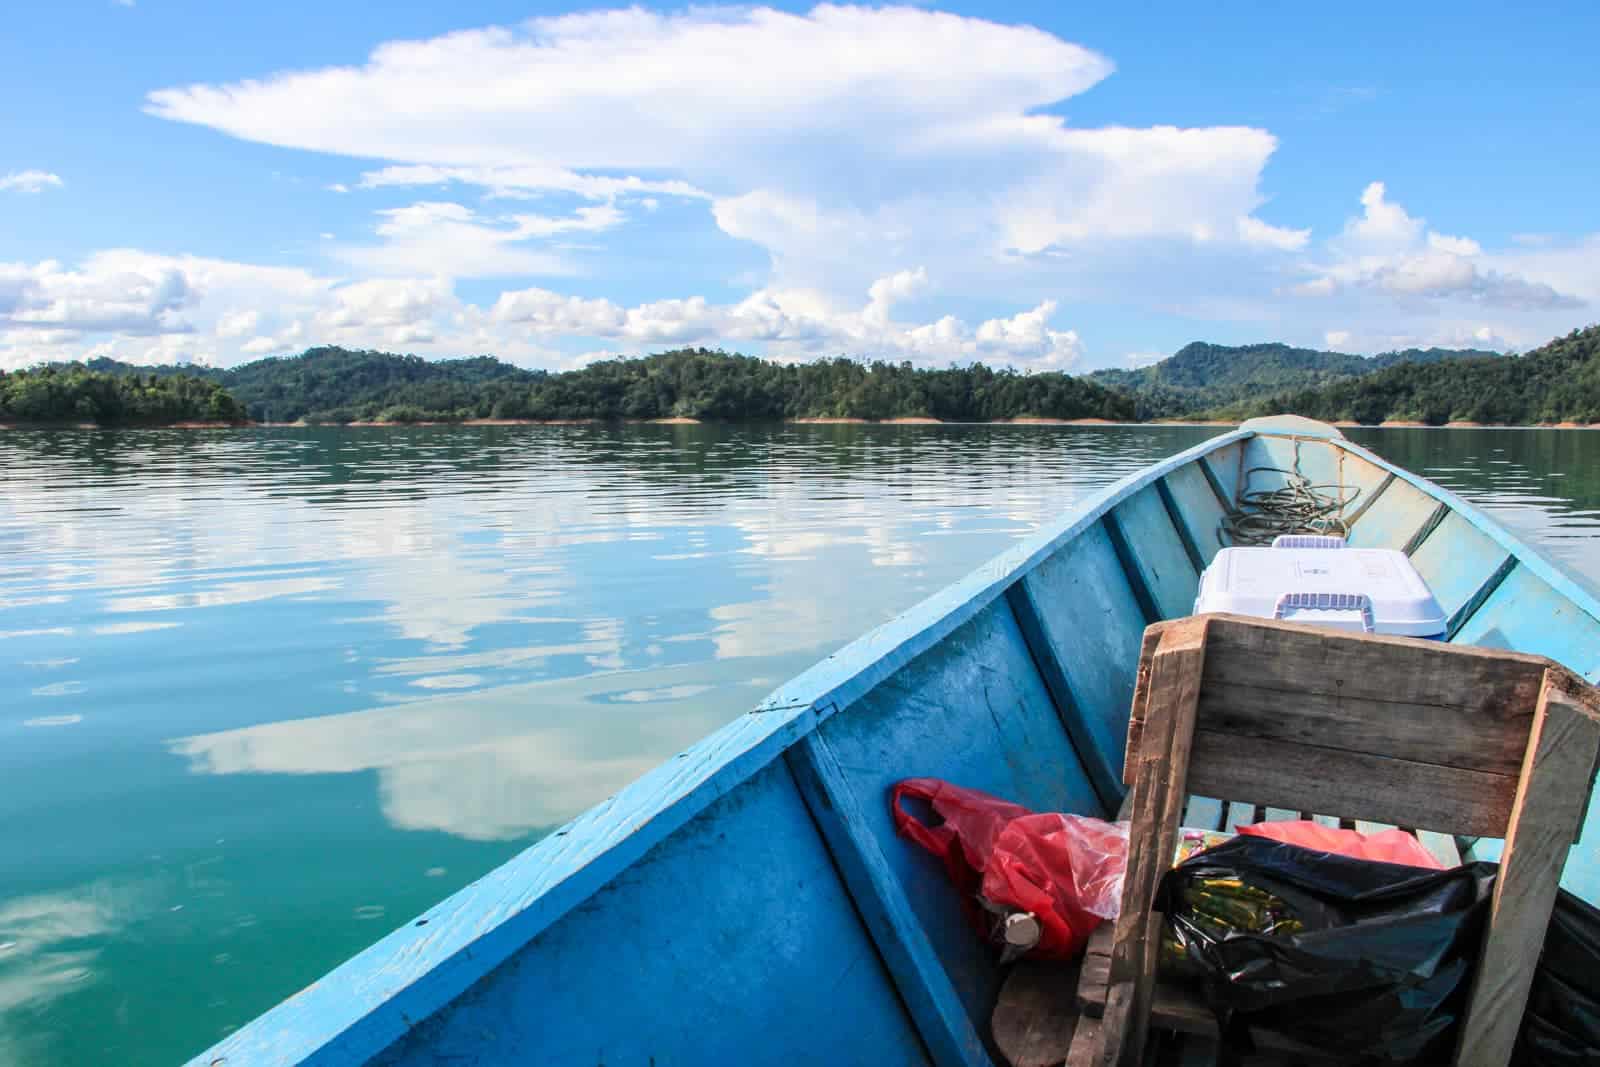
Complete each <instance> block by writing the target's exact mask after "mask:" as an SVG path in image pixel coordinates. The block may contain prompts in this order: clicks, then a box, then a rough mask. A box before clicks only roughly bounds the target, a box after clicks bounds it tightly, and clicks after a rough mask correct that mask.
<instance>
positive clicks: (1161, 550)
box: [1112, 486, 1200, 619]
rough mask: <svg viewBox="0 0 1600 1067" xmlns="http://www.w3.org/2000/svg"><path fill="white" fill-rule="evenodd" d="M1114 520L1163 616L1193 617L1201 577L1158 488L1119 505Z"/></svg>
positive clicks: (1153, 600)
mask: <svg viewBox="0 0 1600 1067" xmlns="http://www.w3.org/2000/svg"><path fill="white" fill-rule="evenodd" d="M1112 517H1113V519H1114V521H1115V522H1116V523H1117V525H1118V527H1119V528H1120V529H1121V531H1122V537H1123V540H1124V541H1125V542H1126V544H1127V546H1128V549H1129V551H1130V553H1131V555H1132V558H1133V565H1134V567H1135V568H1136V569H1137V574H1138V577H1139V578H1140V579H1141V580H1142V581H1143V582H1144V585H1145V588H1147V589H1148V590H1149V591H1150V597H1151V600H1152V602H1153V603H1154V605H1155V609H1156V612H1157V613H1158V614H1159V616H1160V617H1161V618H1163V619H1177V618H1182V617H1183V616H1185V615H1189V614H1192V613H1193V611H1194V597H1195V592H1196V590H1197V589H1198V588H1199V585H1200V575H1199V574H1198V573H1197V572H1196V571H1195V569H1194V564H1193V563H1191V562H1190V560H1189V554H1188V552H1187V551H1186V550H1185V549H1184V547H1183V541H1182V540H1181V539H1180V538H1179V537H1178V531H1177V530H1176V529H1175V528H1174V527H1173V525H1172V519H1171V517H1170V516H1169V515H1168V514H1167V509H1166V507H1165V506H1164V505H1163V504H1162V503H1161V497H1160V496H1159V495H1158V494H1157V493H1156V490H1155V487H1154V486H1151V487H1150V488H1147V489H1142V490H1140V491H1139V492H1137V493H1135V494H1133V495H1132V496H1130V497H1129V498H1128V499H1126V500H1124V501H1123V502H1122V503H1120V504H1118V505H1117V507H1116V510H1115V511H1113V512H1112Z"/></svg>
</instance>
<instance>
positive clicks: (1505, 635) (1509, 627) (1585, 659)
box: [1455, 566, 1600, 679]
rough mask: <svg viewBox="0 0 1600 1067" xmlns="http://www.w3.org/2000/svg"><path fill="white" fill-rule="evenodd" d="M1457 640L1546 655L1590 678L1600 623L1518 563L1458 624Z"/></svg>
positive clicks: (1598, 655) (1599, 650) (1598, 653)
mask: <svg viewBox="0 0 1600 1067" xmlns="http://www.w3.org/2000/svg"><path fill="white" fill-rule="evenodd" d="M1455 640H1456V641H1457V642H1458V643H1460V644H1464V645H1480V646H1482V647H1484V648H1506V649H1515V650H1516V651H1518V652H1530V653H1533V654H1534V655H1537V656H1549V657H1550V658H1551V659H1553V660H1556V661H1557V662H1559V663H1563V664H1565V665H1566V666H1567V667H1569V668H1570V669H1571V670H1573V671H1574V672H1576V673H1579V674H1588V675H1589V676H1590V678H1591V679H1593V677H1594V671H1595V666H1596V662H1597V660H1600V621H1597V620H1595V619H1594V618H1592V617H1591V616H1589V615H1588V614H1586V613H1585V612H1584V611H1583V610H1582V609H1581V608H1580V607H1579V606H1578V605H1577V604H1574V603H1573V602H1572V601H1571V600H1569V599H1568V598H1566V597H1564V596H1562V595H1561V594H1560V593H1558V592H1556V591H1555V590H1554V589H1552V588H1551V587H1550V585H1549V583H1547V582H1545V581H1543V580H1542V579H1540V578H1539V577H1538V576H1537V575H1535V574H1534V573H1533V572H1532V571H1530V570H1529V569H1528V568H1526V567H1521V566H1519V567H1518V568H1517V569H1516V570H1514V571H1512V572H1511V573H1510V574H1509V575H1508V576H1507V577H1506V579H1505V581H1503V582H1501V583H1500V587H1499V588H1498V589H1496V590H1495V591H1494V592H1493V593H1492V594H1490V596H1489V598H1488V599H1487V600H1485V601H1484V602H1483V605H1482V606H1481V607H1480V608H1478V610H1477V611H1475V612H1473V613H1472V617H1471V618H1469V619H1467V620H1466V621H1465V622H1464V623H1462V625H1461V628H1460V629H1459V630H1457V631H1456V636H1455Z"/></svg>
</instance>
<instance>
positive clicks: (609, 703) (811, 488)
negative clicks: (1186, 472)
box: [0, 426, 1600, 1067]
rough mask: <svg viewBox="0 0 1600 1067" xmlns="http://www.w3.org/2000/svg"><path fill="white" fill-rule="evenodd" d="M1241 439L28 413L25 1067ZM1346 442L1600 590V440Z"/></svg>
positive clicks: (216, 992)
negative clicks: (1129, 487) (32, 424)
mask: <svg viewBox="0 0 1600 1067" xmlns="http://www.w3.org/2000/svg"><path fill="white" fill-rule="evenodd" d="M1215 432H1218V431H1215V430H1211V429H1201V428H1179V427H1117V428H1088V427H1039V426H1025V427H992V426H982V427H938V426H933V427H926V426H903V427H868V426H793V427H764V428H717V427H700V426H639V427H625V428H614V429H607V428H598V427H481V428H470V429H469V428H435V429H430V428H416V429H408V430H399V429H397V430H343V431H341V430H331V429H330V430H320V429H304V430H300V429H277V430H251V431H221V432H214V431H125V432H119V433H111V432H87V431H85V432H66V431H57V432H48V433H46V432H40V433H34V432H26V431H12V432H7V433H4V434H0V490H3V493H0V841H3V842H4V843H5V847H4V848H3V849H0V1065H7V1067H9V1065H10V1064H13V1063H16V1064H51V1065H68V1067H72V1065H89V1064H96V1065H98V1064H105V1063H116V1064H128V1065H141V1064H163V1065H164V1064H171V1063H174V1062H177V1061H179V1060H181V1059H183V1058H184V1057H186V1056H188V1055H192V1054H193V1053H195V1052H198V1051H199V1050H200V1049H202V1048H203V1047H205V1046H206V1045H208V1044H209V1043H211V1042H212V1041H214V1040H215V1039H217V1038H219V1037H221V1036H222V1035H224V1034H225V1033H227V1032H228V1031H229V1030H230V1029H232V1028H234V1027H236V1026H238V1025H240V1024H241V1023H243V1022H245V1021H247V1020H248V1019H250V1018H251V1017H253V1016H254V1015H256V1014H258V1013H259V1012H260V1011H262V1010H263V1009H265V1008H267V1007H269V1006H270V1005H272V1004H273V1003H275V1002H276V1001H278V1000H279V999H281V998H282V997H284V996H285V995H287V994H289V993H291V992H293V991H294V990H296V989H298V988H300V987H301V986H303V985H304V984H305V983H306V982H308V981H310V980H311V979H313V978H315V977H317V976H318V975H320V974H322V973H323V972H325V971H326V970H327V969H329V968H330V967H332V966H334V965H335V964H337V963H338V962H340V961H341V960H343V959H345V958H347V957H348V956H350V955H351V954H353V953H354V952H356V951H358V950H359V949H361V948H362V947H364V946H365V945H367V944H369V943H371V942H372V941H374V940H376V939H377V938H378V937H379V936H381V935H382V934H384V933H386V932H387V931H388V930H389V929H390V928H391V927H393V926H396V925H398V924H399V923H401V922H404V921H405V920H406V919H407V918H408V917H410V916H412V915H414V914H415V913H417V912H419V911H421V910H423V909H424V908H426V907H427V906H429V905H430V904H432V903H434V902H435V901H437V900H438V899H440V898H441V897H443V896H445V895H446V894H448V893H450V892H452V891H453V890H455V889H456V888H458V887H460V886H461V885H463V884H465V883H466V882H468V881H471V880H472V879H473V878H475V877H477V876H479V875H481V874H482V873H483V872H485V871H487V870H489V869H490V868H492V867H493V866H495V865H496V864H498V863H500V862H502V861H503V860H505V859H507V858H508V857H510V856H511V855H512V854H514V853H515V852H517V851H519V850H520V849H522V848H525V847H526V846H527V845H528V844H530V843H531V842H533V841H535V840H537V839H538V838H539V837H540V836H541V835H543V834H544V833H546V832H548V831H549V830H550V829H552V828H553V827H555V826H557V825H559V824H560V823H562V822H564V821H565V820H566V819H568V818H569V817H571V816H572V815H574V814H576V813H577V812H579V811H581V810H582V809H583V808H585V807H587V806H588V805H590V804H592V803H593V802H595V801H597V800H600V799H602V798H603V797H605V796H607V795H609V794H610V793H612V792H614V791H616V789H618V788H619V787H621V786H622V785H624V784H625V783H627V782H628V781H630V780H632V779H633V778H635V777H636V776H638V775H639V774H640V773H642V772H643V771H645V770H646V769H648V768H649V767H651V766H652V765H654V764H655V763H657V762H658V761H660V760H661V759H663V758H665V757H667V756H669V755H671V754H673V753H675V752H677V751H679V750H680V749H682V748H683V747H684V746H685V745H687V744H688V743H690V742H692V741H693V740H695V739H696V738H698V737H700V736H702V735H703V734H705V733H706V732H708V731H710V730H711V729H713V728H715V727H717V726H718V725H720V724H722V723H724V722H726V721H728V720H730V719H732V718H734V717H735V716H737V715H738V714H740V713H741V712H742V711H744V710H745V709H747V708H749V707H750V706H752V705H753V704H754V703H756V702H757V701H758V700H759V699H760V697H761V696H762V695H764V693H765V692H766V691H767V690H769V689H770V688H772V687H773V686H775V685H776V684H777V683H778V682H780V681H782V680H783V679H784V678H786V677H787V676H789V675H791V674H793V673H795V672H796V671H798V670H800V669H801V668H803V667H805V666H807V665H808V664H810V663H811V662H813V661H814V660H816V659H817V658H819V657H820V656H822V655H824V654H826V653H827V652H828V651H830V650H832V649H833V648H835V647H837V646H838V645H840V644H841V643H843V642H844V641H846V640H848V639H850V638H852V637H854V636H856V635H857V634H859V633H861V632H862V631H865V630H866V629H868V628H869V627H871V626H874V625H876V624H877V623H879V622H882V621H884V620H885V619H888V618H890V617H891V616H893V615H895V614H897V613H898V612H900V611H902V610H904V609H906V608H908V607H910V606H911V605H912V604H914V603H916V602H917V601H918V600H919V599H921V598H922V597H924V596H926V595H927V594H929V593H931V592H933V591H935V590H937V589H939V588H940V587H942V586H944V585H946V584H948V583H949V582H950V581H952V580H954V579H955V578H957V577H959V576H961V575H962V574H964V573H966V572H967V571H968V570H970V569H971V568H972V567H974V566H975V565H977V564H978V563H980V562H982V561H983V560H985V559H987V558H989V557H990V556H993V555H994V554H995V553H997V552H999V551H1000V550H1002V549H1004V548H1005V547H1007V546H1008V545H1010V544H1011V543H1013V542H1014V541H1015V540H1017V539H1018V538H1020V537H1023V536H1025V535H1026V534H1027V533H1029V532H1030V531H1031V530H1033V529H1035V528H1036V527H1038V526H1039V525H1040V524H1042V523H1044V522H1046V521H1048V520H1050V519H1052V518H1054V517H1056V516H1058V515H1060V514H1061V513H1062V512H1063V511H1065V510H1067V509H1069V508H1071V507H1072V506H1073V505H1074V504H1075V503H1076V502H1078V501H1080V500H1082V499H1083V498H1084V497H1086V496H1087V495H1089V494H1090V493H1092V492H1093V491H1094V490H1095V489H1097V488H1099V487H1100V486H1103V485H1105V484H1107V483H1109V482H1111V481H1114V480H1116V479H1117V478H1119V477H1121V476H1123V475H1124V474H1127V473H1129V472H1130V471H1133V470H1136V469H1138V468H1139V467H1142V466H1144V465H1145V464H1147V463H1150V462H1152V461H1154V460H1156V459H1158V458H1160V457H1162V456H1166V455H1169V454H1171V453H1173V452H1176V451H1179V450H1181V449H1183V448H1186V447H1188V446H1190V445H1192V444H1195V443H1196V442H1198V441H1200V440H1203V439H1204V438H1206V437H1207V436H1209V435H1210V434H1212V433H1215ZM1351 436H1353V437H1356V438H1357V439H1359V440H1360V441H1361V442H1362V443H1364V444H1366V445H1368V446H1369V447H1372V448H1374V449H1376V450H1377V451H1378V452H1380V453H1382V454H1384V455H1385V456H1387V457H1389V458H1391V459H1393V460H1395V461H1396V462H1399V463H1401V464H1403V465H1405V466H1407V467H1410V468H1411V469H1413V470H1417V471H1419V472H1421V473H1424V474H1426V475H1428V476H1429V477H1432V478H1434V479H1436V480H1437V481H1439V482H1441V483H1443V484H1445V485H1447V486H1449V487H1451V488H1453V489H1455V490H1457V491H1458V492H1460V493H1462V494H1463V495H1465V496H1467V497H1469V498H1471V499H1473V500H1475V501H1477V502H1478V503H1480V504H1482V505H1483V506H1485V507H1487V508H1488V509H1489V510H1490V511H1491V512H1492V513H1494V514H1495V515H1496V516H1497V517H1498V518H1500V519H1501V520H1502V521H1504V522H1505V523H1506V524H1507V525H1509V526H1511V527H1513V528H1515V529H1517V530H1518V531H1519V532H1521V533H1522V534H1523V535H1524V536H1525V537H1526V538H1527V539H1528V540H1530V541H1531V542H1533V543H1535V544H1538V545H1540V546H1542V547H1543V548H1544V549H1545V550H1546V551H1547V552H1548V553H1549V554H1550V555H1552V556H1553V557H1555V558H1556V559H1558V560H1559V561H1560V562H1561V563H1562V564H1563V565H1564V566H1566V567H1567V568H1568V569H1569V570H1572V571H1574V572H1575V573H1578V574H1579V575H1580V576H1581V577H1582V578H1584V579H1585V580H1586V581H1587V582H1588V583H1589V584H1590V585H1591V586H1593V585H1597V584H1600V433H1587V432H1560V431H1528V430H1504V431H1496V430H1450V431H1427V430H1385V431H1351Z"/></svg>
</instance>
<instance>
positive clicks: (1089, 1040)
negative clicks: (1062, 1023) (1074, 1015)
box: [1067, 1015, 1101, 1067]
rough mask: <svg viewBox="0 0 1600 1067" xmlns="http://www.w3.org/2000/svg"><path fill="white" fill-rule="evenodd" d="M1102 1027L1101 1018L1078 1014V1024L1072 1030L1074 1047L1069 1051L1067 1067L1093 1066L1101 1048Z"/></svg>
mask: <svg viewBox="0 0 1600 1067" xmlns="http://www.w3.org/2000/svg"><path fill="white" fill-rule="evenodd" d="M1100 1027H1101V1022H1100V1020H1099V1019H1091V1018H1089V1017H1088V1016H1086V1015H1080V1016H1078V1025H1077V1027H1076V1028H1075V1029H1074V1030H1073V1032H1072V1048H1071V1049H1069V1050H1068V1052H1067V1067H1092V1065H1093V1064H1094V1058H1095V1053H1096V1052H1097V1051H1098V1050H1099V1048H1100Z"/></svg>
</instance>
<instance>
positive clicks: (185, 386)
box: [0, 363, 245, 426]
mask: <svg viewBox="0 0 1600 1067" xmlns="http://www.w3.org/2000/svg"><path fill="white" fill-rule="evenodd" d="M244 419H245V409H244V405H242V404H240V403H239V401H237V400H235V399H234V398H233V396H232V395H230V394H229V392H228V390H227V389H225V388H223V386H222V385H220V384H218V383H217V382H215V381H210V380H207V379H205V378H201V377H197V376H195V375H192V374H136V373H135V374H127V373H110V372H107V371H96V370H90V369H89V368H88V367H85V366H84V365H83V364H81V363H69V364H62V365H55V366H47V367H36V368H34V369H32V370H19V371H11V372H9V373H7V372H3V371H0V422H37V423H52V422H74V423H77V422H92V423H95V424H97V425H100V426H159V425H166V424H171V423H174V422H188V421H205V422H242V421H244Z"/></svg>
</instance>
